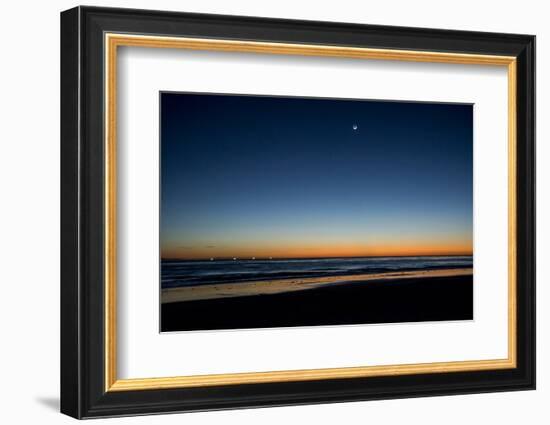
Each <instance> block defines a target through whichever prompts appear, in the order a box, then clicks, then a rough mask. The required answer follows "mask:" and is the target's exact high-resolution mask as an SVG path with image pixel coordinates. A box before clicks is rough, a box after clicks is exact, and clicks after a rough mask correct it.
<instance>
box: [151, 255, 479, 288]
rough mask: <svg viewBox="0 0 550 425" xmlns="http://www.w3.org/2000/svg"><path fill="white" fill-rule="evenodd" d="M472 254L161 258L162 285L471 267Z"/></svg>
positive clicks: (172, 286) (169, 286)
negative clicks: (303, 257) (211, 258)
mask: <svg viewBox="0 0 550 425" xmlns="http://www.w3.org/2000/svg"><path fill="white" fill-rule="evenodd" d="M472 263H473V262H472V256H447V257H369V258H326V259H297V260H213V261H180V260H162V263H161V281H162V287H163V288H175V287H179V286H192V285H208V284H220V283H226V282H246V281H257V280H271V279H285V278H303V277H322V276H338V275H353V274H367V273H379V272H390V271H406V270H434V269H444V268H462V267H472Z"/></svg>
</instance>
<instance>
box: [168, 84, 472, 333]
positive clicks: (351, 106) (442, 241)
mask: <svg viewBox="0 0 550 425" xmlns="http://www.w3.org/2000/svg"><path fill="white" fill-rule="evenodd" d="M159 96H160V237H159V245H160V262H161V264H160V282H161V283H160V286H161V287H160V300H161V305H160V314H161V320H160V328H161V329H160V330H161V332H173V331H197V330H222V329H254V328H277V327H296V326H331V325H359V324H383V323H401V322H427V321H458V320H473V318H474V317H473V316H474V310H473V294H474V268H473V255H474V253H473V109H474V105H472V104H462V103H436V102H415V101H402V100H392V101H389V100H371V99H340V98H322V97H288V96H271V95H240V94H220V93H190V92H161V93H160V94H159Z"/></svg>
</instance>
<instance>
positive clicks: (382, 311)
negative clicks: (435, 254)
mask: <svg viewBox="0 0 550 425" xmlns="http://www.w3.org/2000/svg"><path fill="white" fill-rule="evenodd" d="M471 319H473V276H472V275H466V276H449V277H419V278H407V279H395V280H392V281H391V282H388V281H387V280H370V281H366V282H363V281H354V282H348V283H345V284H339V285H328V286H324V287H319V288H315V289H309V290H305V291H292V292H285V293H277V294H270V295H254V296H239V297H229V298H217V299H205V300H196V301H184V302H171V303H165V304H162V306H161V328H162V329H161V330H162V331H163V332H166V331H187V330H213V329H244V328H271V327H288V326H315V325H344V324H363V323H395V322H422V321H442V320H471Z"/></svg>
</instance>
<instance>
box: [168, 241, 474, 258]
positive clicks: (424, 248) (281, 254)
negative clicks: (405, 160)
mask: <svg viewBox="0 0 550 425" xmlns="http://www.w3.org/2000/svg"><path fill="white" fill-rule="evenodd" d="M472 253H473V246H472V243H471V242H469V241H465V242H454V243H428V242H425V243H422V242H421V243H407V242H405V243H399V244H377V245H371V244H357V243H352V244H334V243H329V244H319V245H313V244H312V245H307V244H304V245H292V246H283V245H272V246H261V247H259V246H256V247H252V246H247V247H242V246H239V247H238V246H222V247H216V248H215V249H212V247H209V246H204V247H197V248H192V249H190V248H189V247H170V248H168V247H167V248H165V249H163V250H162V258H165V259H188V260H199V259H207V258H252V257H256V258H270V257H272V258H330V257H382V256H388V257H390V256H425V255H472Z"/></svg>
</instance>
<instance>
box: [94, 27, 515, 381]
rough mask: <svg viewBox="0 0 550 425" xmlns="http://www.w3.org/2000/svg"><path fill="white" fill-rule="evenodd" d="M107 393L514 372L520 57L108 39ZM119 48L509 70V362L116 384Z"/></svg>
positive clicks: (145, 38)
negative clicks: (423, 374) (517, 127)
mask: <svg viewBox="0 0 550 425" xmlns="http://www.w3.org/2000/svg"><path fill="white" fill-rule="evenodd" d="M104 42H105V135H104V137H105V141H104V142H105V235H104V236H105V276H104V278H105V376H104V378H105V391H136V390H152V389H168V388H184V387H205V386H215V385H239V384H256V383H274V382H289V381H311V380H322V379H339V378H359V377H375V376H390V375H392V376H395V375H411V374H420V373H449V372H464V371H482V370H495V369H510V368H515V367H516V364H517V359H516V351H517V347H516V341H517V340H516V326H517V322H516V315H517V313H516V308H517V302H516V301H517V300H516V285H517V282H516V260H517V258H516V253H517V234H516V199H517V197H516V152H517V146H516V85H517V75H516V58H515V57H513V56H493V55H478V54H463V53H445V52H424V51H411V50H391V49H370V48H360V47H341V46H328V45H307V44H287V43H267V42H256V41H235V40H217V39H200V38H179V37H158V36H148V35H127V34H115V33H106V34H105V40H104ZM119 46H134V47H149V48H171V49H191V50H210V51H230V52H248V53H263V54H283V55H304V56H325V57H326V56H328V57H342V58H355V59H377V60H399V61H412V62H437V63H453V64H471V65H495V66H505V67H507V70H508V357H507V358H505V359H495V360H469V361H456V362H436V363H419V364H398V365H383V366H362V367H343V368H328V369H305V370H284V371H271V372H252V373H229V374H215V375H192V376H174V377H164V378H138V379H117V372H116V362H117V357H116V354H117V353H116V346H117V344H116V335H117V333H116V330H117V327H116V261H117V260H116V258H117V257H116V187H117V184H116V162H117V160H116V122H117V120H116V117H117V115H116V113H117V111H116V99H117V90H116V87H117V48H118V47H119Z"/></svg>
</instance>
